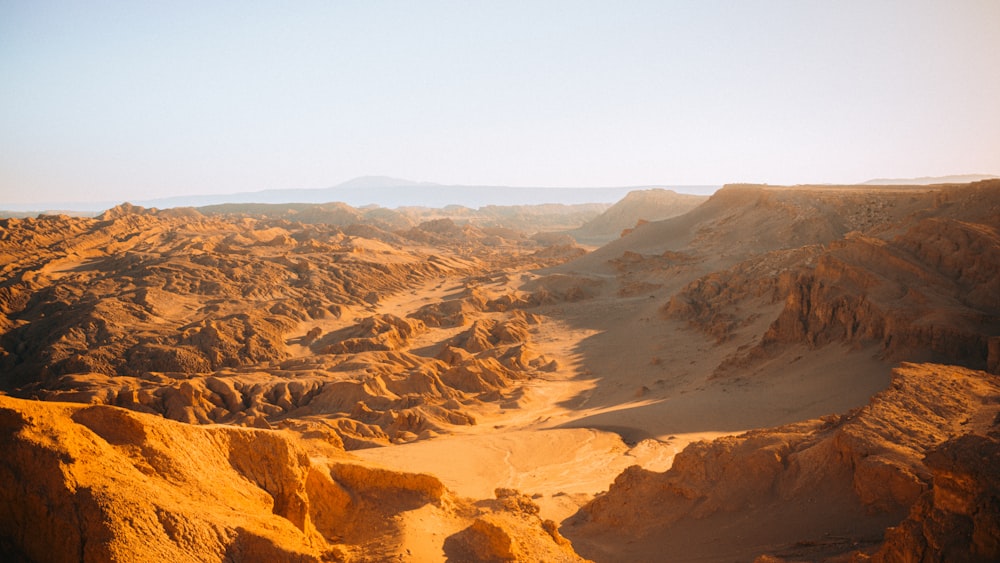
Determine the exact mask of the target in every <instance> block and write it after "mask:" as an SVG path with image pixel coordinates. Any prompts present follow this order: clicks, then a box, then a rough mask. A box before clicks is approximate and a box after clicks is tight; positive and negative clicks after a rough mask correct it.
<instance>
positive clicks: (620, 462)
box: [0, 179, 1000, 562]
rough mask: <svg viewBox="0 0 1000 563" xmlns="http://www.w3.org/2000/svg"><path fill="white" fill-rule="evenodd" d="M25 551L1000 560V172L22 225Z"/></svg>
mask: <svg viewBox="0 0 1000 563" xmlns="http://www.w3.org/2000/svg"><path fill="white" fill-rule="evenodd" d="M0 272H2V275H0V391H2V394H0V443H2V446H3V450H4V452H5V455H4V456H3V459H2V461H0V483H2V484H0V552H2V553H3V554H4V556H5V559H10V560H29V561H67V560H82V561H131V560H140V559H141V560H175V561H274V560H288V561H400V560H403V561H581V560H592V561H650V560H671V561H753V560H758V561H762V562H767V561H801V560H830V561H867V560H873V561H886V562H888V561H951V560H963V561H990V560H996V559H997V558H1000V539H998V538H1000V501H998V499H1000V481H998V479H997V475H1000V180H995V179H993V180H983V181H977V182H971V183H965V184H937V185H913V186H906V185H887V186H874V185H866V186H829V185H822V186H789V187H781V186H763V185H744V184H733V185H727V186H725V187H723V188H721V189H720V190H718V191H717V192H716V193H715V194H714V195H712V196H711V197H702V196H685V195H684V194H675V193H673V192H669V191H665V190H643V191H636V192H632V193H630V194H629V195H628V196H626V197H625V198H624V199H623V200H622V201H620V202H618V203H617V204H615V205H612V206H606V205H605V206H593V205H591V206H588V205H575V206H522V207H510V208H499V207H484V208H481V209H478V210H471V209H467V208H458V207H450V208H449V207H446V208H441V209H423V208H421V209H417V208H411V209H404V208H400V209H395V210H389V209H383V208H377V207H368V208H354V207H351V206H348V205H346V204H332V203H328V204H297V205H291V204H287V205H286V204H266V205H265V204H260V205H252V204H238V205H237V204H231V205H218V206H210V207H202V208H169V209H156V208H144V207H139V206H133V205H129V204H122V205H119V206H117V207H114V208H112V209H109V210H107V211H105V212H104V213H102V214H101V215H98V216H96V217H69V216H65V215H41V216H38V217H27V218H8V219H0Z"/></svg>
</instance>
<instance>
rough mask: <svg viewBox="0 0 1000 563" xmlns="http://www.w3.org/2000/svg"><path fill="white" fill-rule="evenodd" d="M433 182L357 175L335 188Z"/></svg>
mask: <svg viewBox="0 0 1000 563" xmlns="http://www.w3.org/2000/svg"><path fill="white" fill-rule="evenodd" d="M436 185H437V184H435V183H433V182H414V181H413V180H404V179H402V178H392V177H390V176H359V177H357V178H354V179H352V180H348V181H346V182H344V183H342V184H337V185H336V186H335V189H337V188H343V189H366V188H372V189H374V188H398V187H403V186H436Z"/></svg>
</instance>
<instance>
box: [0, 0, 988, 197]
mask: <svg viewBox="0 0 1000 563" xmlns="http://www.w3.org/2000/svg"><path fill="white" fill-rule="evenodd" d="M998 24H1000V0H980V1H977V0H951V1H923V0H899V1H892V0H875V1H870V0H865V1H860V0H839V1H828V2H819V1H811V0H791V1H763V0H759V1H758V0H742V1H735V0H734V1H712V0H700V1H690V2H673V1H666V0H660V1H648V2H647V1H626V2H621V1H607V2H593V1H585V0H579V1H572V2H562V1H554V0H553V1H549V0H546V1H525V2H519V1H495V2H488V1H458V0H456V1H448V2H440V1H419V2H417V1H377V0H364V1H350V0H338V1H317V2H309V1H295V2H253V1H232V2H225V1H191V2H187V1H171V2H152V1H148V2H147V1H134V0H132V1H127V2H125V1H123V2H112V1H102V0H87V1H83V0H79V1H73V2H69V1H58V0H18V1H13V0H0V208H3V204H4V203H23V202H58V201H93V200H100V201H105V200H109V201H124V200H143V199H151V198H156V197H166V196H174V195H190V194H216V193H235V192H246V191H258V190H265V189H284V188H323V187H329V186H333V185H336V184H339V183H341V182H344V181H347V180H350V179H352V178H354V177H358V176H365V175H386V176H393V177H398V178H405V179H409V180H415V181H426V182H437V183H444V184H480V185H512V186H574V187H576V186H630V185H693V184H724V183H729V182H761V183H771V184H795V183H855V182H862V181H865V180H868V179H871V178H877V177H919V176H938V175H947V174H962V173H991V174H1000V102H998V100H1000V33H996V28H997V25H998Z"/></svg>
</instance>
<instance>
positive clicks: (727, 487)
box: [563, 364, 1000, 556]
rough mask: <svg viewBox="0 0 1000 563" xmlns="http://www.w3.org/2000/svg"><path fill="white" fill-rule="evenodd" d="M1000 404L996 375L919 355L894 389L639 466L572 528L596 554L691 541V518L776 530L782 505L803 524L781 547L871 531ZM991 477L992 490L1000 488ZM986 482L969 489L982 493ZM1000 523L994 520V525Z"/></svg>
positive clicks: (782, 537) (908, 501)
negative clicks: (610, 545)
mask: <svg viewBox="0 0 1000 563" xmlns="http://www.w3.org/2000/svg"><path fill="white" fill-rule="evenodd" d="M998 413H1000V382H998V381H996V378H995V377H993V376H991V375H989V374H986V373H984V372H976V371H970V370H966V369H963V368H958V367H953V366H942V365H918V364H907V365H904V366H902V367H900V368H898V369H896V370H895V371H894V372H893V378H892V383H891V386H890V388H889V389H887V390H885V391H883V392H881V393H879V394H877V395H876V396H875V397H873V398H872V400H871V402H870V403H869V404H868V405H867V406H865V407H863V408H861V409H859V410H857V411H855V412H851V413H848V414H846V415H842V416H834V417H828V418H824V419H819V420H814V421H808V422H802V423H798V424H793V425H790V426H784V427H779V428H773V429H767V430H757V431H752V432H749V433H746V434H743V435H740V436H735V437H727V438H720V439H718V440H715V441H713V442H699V443H694V444H691V445H690V446H688V447H687V448H686V449H685V450H684V451H682V452H681V453H679V454H678V455H677V456H676V458H675V459H674V463H673V466H672V467H671V469H670V470H669V471H667V472H665V473H655V472H651V471H646V470H643V469H641V468H639V467H632V468H630V469H628V470H627V471H625V472H624V473H623V474H621V475H620V476H619V477H618V478H617V479H616V480H615V483H614V484H613V485H612V486H611V488H610V490H609V491H608V492H607V493H606V494H604V495H600V496H598V497H597V498H595V499H594V500H593V501H592V502H591V503H590V504H588V505H587V506H585V507H584V509H583V510H582V511H581V513H580V514H579V515H578V519H577V521H575V522H574V523H572V524H571V525H569V526H566V527H564V529H563V533H564V534H565V535H566V536H567V537H569V538H570V539H572V540H573V541H574V545H576V546H577V549H578V551H580V553H582V554H584V555H588V553H589V552H588V549H591V548H588V547H587V546H588V545H589V544H590V542H593V543H594V544H601V542H616V541H617V542H625V541H628V542H630V543H631V542H635V543H646V544H648V545H652V546H656V545H659V546H661V547H662V548H663V549H668V548H673V547H678V548H680V547H683V546H684V543H685V541H687V540H685V538H684V537H683V535H680V536H679V535H676V534H672V532H671V530H672V529H673V528H675V527H681V528H683V525H682V524H683V522H684V521H690V520H691V519H695V520H705V519H713V520H712V521H713V522H714V525H716V526H724V527H726V528H727V529H729V530H730V531H729V533H734V534H753V533H764V532H763V530H757V529H756V526H757V525H762V526H765V525H768V524H766V522H769V521H771V520H773V519H774V517H775V515H779V514H780V515H781V516H782V518H783V519H784V520H782V521H783V522H793V521H794V522H795V525H794V526H791V525H787V524H786V526H787V530H786V531H785V532H777V531H775V529H770V531H768V532H767V534H768V535H769V536H770V538H769V539H770V542H772V543H773V544H774V547H773V548H772V549H774V550H775V551H778V550H780V548H781V547H787V546H788V545H793V544H795V542H797V541H804V540H807V539H810V538H817V539H818V538H821V537H822V536H823V535H824V534H840V535H845V534H846V535H848V537H854V538H855V539H856V541H859V542H864V541H870V538H871V537H873V536H880V534H881V530H882V529H884V528H885V527H886V526H887V525H891V524H892V523H894V522H899V521H900V520H901V519H902V518H903V517H904V516H905V514H906V513H907V512H908V511H909V510H910V507H911V506H913V505H914V503H917V502H918V499H920V498H921V495H923V494H924V493H925V491H928V490H929V489H930V487H931V475H932V474H931V471H932V470H933V469H934V467H940V466H941V463H943V462H940V461H935V460H940V459H945V458H940V456H941V455H944V454H934V455H932V456H931V457H929V458H928V462H927V464H925V463H923V462H922V461H921V460H922V459H923V457H924V455H925V454H927V453H928V452H930V451H932V450H933V449H934V448H937V447H938V446H941V445H942V444H944V443H945V442H947V441H948V440H952V439H955V438H959V437H961V436H964V435H967V434H972V433H981V432H984V431H986V430H987V429H989V428H990V427H991V425H992V424H993V421H994V419H995V417H997V415H998ZM966 440H973V441H975V440H978V438H976V439H973V438H966ZM949 451H953V450H950V449H949V447H947V446H946V447H944V449H943V450H942V452H949ZM935 456H937V457H935ZM946 458H947V456H946ZM969 459H971V458H969ZM986 461H987V463H985V464H980V466H979V467H980V469H979V470H980V471H987V472H995V470H996V465H995V463H994V464H991V463H989V460H986ZM965 470H968V468H967V469H965ZM945 479H946V478H945V477H942V478H941V480H942V486H945V485H944V483H943V481H944V480H945ZM956 479H957V481H956V482H965V481H963V480H962V479H960V478H956ZM966 481H967V480H966ZM985 486H986V488H985V489H982V491H985V490H991V489H989V487H991V486H992V485H988V484H987V485H985ZM980 492H981V490H980V489H975V490H971V489H970V490H968V491H965V493H963V494H965V496H966V497H970V498H971V497H975V498H979V497H976V495H979V494H980ZM943 494H944V493H942V495H943ZM942 495H938V497H941V498H943V497H942ZM987 496H988V495H987ZM983 498H986V497H983ZM942 502H944V501H942ZM970 502H971V500H970ZM966 504H968V503H966ZM970 514H971V513H970ZM838 522H839V523H841V524H837V523H838ZM776 525H778V524H776V523H773V522H772V524H770V526H776ZM991 525H992V524H990V523H989V522H986V523H984V524H982V526H983V527H984V528H983V529H984V530H985V529H992V528H989V526H991ZM834 528H837V529H836V530H834ZM755 530H756V531H755ZM616 537H620V538H621V539H619V540H616V539H615V538H616ZM948 537H954V536H951V535H949V536H948ZM671 542H676V544H677V545H676V546H673V545H672V544H671ZM849 546H850V543H848V544H847V546H846V547H845V546H840V549H842V550H849ZM605 547H606V545H605ZM706 549H708V548H706ZM760 553H761V552H757V553H746V554H744V555H751V556H752V555H759V554H760Z"/></svg>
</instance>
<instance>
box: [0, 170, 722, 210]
mask: <svg viewBox="0 0 1000 563" xmlns="http://www.w3.org/2000/svg"><path fill="white" fill-rule="evenodd" d="M653 187H667V188H670V189H673V190H674V191H677V192H681V193H690V194H699V195H710V194H712V193H714V192H715V190H717V189H718V188H719V187H720V186H666V185H657V186H625V187H606V188H572V187H569V188H566V187H561V188H559V187H557V188H548V187H511V186H463V185H444V184H435V183H430V182H413V181H410V180H401V179H398V178H389V177H385V176H364V177H361V178H355V179H353V180H350V181H348V182H344V183H342V184H339V185H337V186H334V187H331V188H319V189H284V190H263V191H257V192H241V193H235V194H212V195H192V196H174V197H164V198H156V199H147V200H138V201H132V202H131V203H133V204H136V205H141V206H143V207H157V208H160V209H164V208H171V207H203V206H206V205H220V204H226V203H329V202H343V203H346V204H348V205H351V206H353V207H364V206H367V205H377V206H381V207H388V208H396V207H435V208H439V207H445V206H448V205H461V206H463V207H470V208H479V207H485V206H488V205H540V204H545V203H561V204H567V205H572V204H580V203H614V202H617V201H619V200H621V199H622V198H623V197H625V195H626V194H628V192H630V191H633V190H640V189H648V188H653ZM119 203H122V202H119V201H115V202H59V203H44V204H30V203H28V204H16V205H14V204H10V205H5V204H3V203H2V202H0V207H3V208H6V210H7V211H13V212H27V211H43V210H59V211H63V212H65V211H70V212H81V211H84V212H86V211H90V212H92V211H102V210H104V209H109V208H111V207H114V206H115V205H118V204H119Z"/></svg>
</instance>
